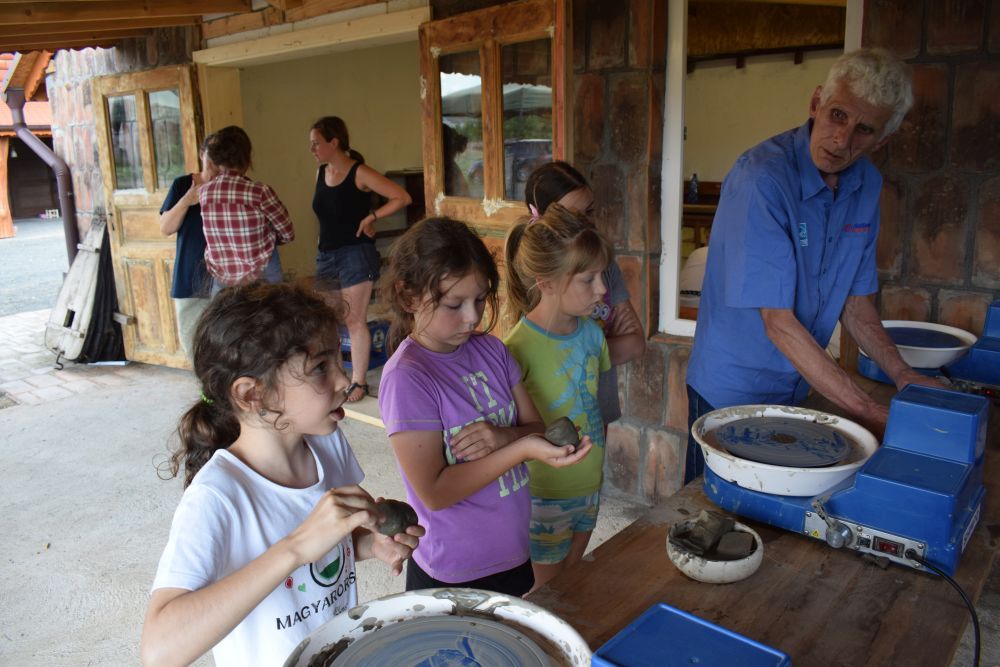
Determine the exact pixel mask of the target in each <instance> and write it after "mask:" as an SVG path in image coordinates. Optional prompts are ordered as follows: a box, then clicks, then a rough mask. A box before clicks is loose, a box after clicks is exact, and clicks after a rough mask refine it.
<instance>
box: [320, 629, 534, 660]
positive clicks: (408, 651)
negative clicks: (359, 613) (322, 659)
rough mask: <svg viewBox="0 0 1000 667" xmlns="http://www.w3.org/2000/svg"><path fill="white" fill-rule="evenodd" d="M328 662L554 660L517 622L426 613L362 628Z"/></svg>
mask: <svg viewBox="0 0 1000 667" xmlns="http://www.w3.org/2000/svg"><path fill="white" fill-rule="evenodd" d="M310 664H311V663H310ZM329 664H332V665H351V666H352V667H354V666H355V665H357V666H359V667H361V666H365V665H370V666H372V667H375V666H378V667H381V666H383V665H398V666H399V667H451V666H454V667H476V666H478V665H482V666H484V667H485V666H486V665H489V666H490V667H518V666H519V665H524V666H525V667H543V666H544V667H548V666H549V665H552V664H553V661H552V659H551V658H550V657H549V656H548V655H546V654H545V652H544V651H543V650H542V649H541V648H539V646H538V644H536V643H535V642H534V641H532V640H531V639H529V638H528V637H527V636H526V635H525V634H524V633H522V632H520V631H519V630H518V629H517V628H514V627H511V626H508V625H504V624H503V623H500V622H497V621H492V620H489V619H485V618H478V617H468V616H428V617H424V618H414V619H410V620H408V621H403V622H401V623H396V624H393V625H386V626H385V627H383V628H381V629H379V630H378V631H375V632H370V633H366V634H365V635H363V636H362V637H361V638H359V639H357V640H355V641H354V642H352V643H351V644H350V645H349V646H348V647H347V648H346V649H344V651H343V653H341V654H340V655H339V656H337V658H336V659H335V660H334V661H333V662H332V663H329Z"/></svg>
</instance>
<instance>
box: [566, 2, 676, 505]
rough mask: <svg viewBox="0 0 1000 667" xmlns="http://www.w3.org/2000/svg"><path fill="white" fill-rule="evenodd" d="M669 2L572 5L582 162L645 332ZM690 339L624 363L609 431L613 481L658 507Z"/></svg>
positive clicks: (669, 474)
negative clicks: (618, 414)
mask: <svg viewBox="0 0 1000 667" xmlns="http://www.w3.org/2000/svg"><path fill="white" fill-rule="evenodd" d="M666 31H667V17H666V3H662V2H657V1H656V0H631V1H630V2H616V3H611V2H575V3H573V63H572V67H573V74H574V77H573V90H574V104H573V128H574V133H573V134H574V136H573V145H574V156H573V161H574V164H575V165H576V166H577V167H578V168H579V169H580V170H581V171H582V172H583V173H584V175H586V176H587V178H588V179H589V180H590V183H591V185H592V187H593V189H594V194H595V199H596V205H597V212H596V214H595V218H596V219H597V220H598V221H599V224H600V225H601V226H602V227H603V230H604V232H605V233H606V234H608V236H609V237H610V238H611V239H612V240H614V242H615V251H616V254H617V260H618V264H619V265H620V266H621V268H622V272H623V273H624V275H625V278H626V280H627V282H628V287H629V292H630V294H631V296H632V305H633V306H634V307H635V309H636V312H638V313H639V315H640V317H641V318H642V320H643V323H644V325H645V328H646V331H650V332H652V331H654V330H655V328H656V323H657V321H658V302H659V290H658V285H659V272H658V268H659V253H660V215H659V210H660V182H659V178H660V163H661V146H662V131H663V122H662V117H663V112H662V105H663V86H664V65H665V60H664V59H665V54H666V51H665V43H664V40H665V37H666ZM690 348H691V341H690V339H686V338H673V337H665V336H656V337H654V338H653V339H652V340H650V341H649V342H648V344H647V348H646V354H645V356H644V357H643V358H642V359H640V360H638V361H635V362H633V363H631V364H628V365H626V366H624V367H622V368H620V369H619V393H620V395H621V398H622V407H623V413H624V416H623V417H622V419H621V420H619V421H617V422H615V423H614V424H612V425H611V426H610V428H609V429H608V449H607V464H606V472H607V475H608V481H609V482H610V483H611V484H612V485H614V486H615V487H616V488H618V489H621V490H623V491H626V492H627V493H629V494H632V495H634V496H636V497H638V498H640V499H642V500H644V501H646V502H650V503H655V502H657V501H658V500H661V499H663V498H665V497H667V496H669V495H671V494H673V493H674V492H675V491H677V490H678V489H679V488H680V487H681V479H682V476H683V472H682V469H683V451H684V446H685V444H686V429H687V399H686V396H685V394H684V374H685V371H686V369H687V359H688V356H689V355H690V351H691V349H690Z"/></svg>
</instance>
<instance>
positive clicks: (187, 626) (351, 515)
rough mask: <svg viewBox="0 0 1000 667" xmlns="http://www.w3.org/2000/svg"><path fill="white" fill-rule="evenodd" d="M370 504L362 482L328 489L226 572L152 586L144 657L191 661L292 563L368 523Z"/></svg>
mask: <svg viewBox="0 0 1000 667" xmlns="http://www.w3.org/2000/svg"><path fill="white" fill-rule="evenodd" d="M373 510H374V503H373V501H372V498H371V496H369V495H368V494H367V493H366V492H365V491H364V490H363V489H361V487H358V486H348V487H343V488H340V489H332V490H330V491H327V492H326V494H324V495H323V497H322V498H321V499H320V501H319V502H318V503H317V504H316V507H315V508H314V509H313V511H312V512H311V513H310V514H309V516H308V517H307V518H306V520H305V521H303V522H302V524H301V525H300V526H299V527H298V528H296V529H295V530H293V531H292V532H291V533H289V535H288V536H287V537H285V538H284V539H283V540H281V541H279V542H277V543H276V544H274V545H273V546H272V547H271V548H269V549H268V550H267V551H265V552H264V553H263V554H261V555H260V556H258V557H257V558H255V559H254V560H252V561H250V562H249V563H248V564H247V565H245V566H244V567H242V568H240V569H239V570H237V571H236V572H233V573H232V574H230V575H229V576H227V577H224V578H223V579H220V580H219V581H216V582H214V583H212V584H209V585H208V586H205V587H204V588H200V589H198V590H196V591H189V590H186V589H183V588H160V589H157V590H155V591H153V594H152V596H151V597H150V600H149V607H148V608H147V610H146V620H145V622H144V624H143V629H142V641H141V643H140V655H141V658H142V663H143V664H144V665H188V664H191V663H192V662H194V661H195V660H197V659H198V657H199V656H200V655H202V654H203V653H205V652H207V651H209V650H210V649H211V648H212V647H213V646H215V645H216V644H218V643H219V642H220V641H222V639H223V638H224V637H225V636H226V635H228V634H229V633H230V632H231V631H232V630H233V628H235V627H236V626H237V625H239V624H240V622H242V621H243V619H244V618H246V617H247V616H248V615H249V614H250V612H251V611H253V609H254V608H255V607H256V606H257V605H258V604H260V603H261V601H262V600H263V599H264V598H265V597H267V596H268V594H270V593H271V591H273V590H274V589H275V588H276V587H277V586H279V585H280V584H281V582H282V581H284V579H285V578H286V577H287V576H288V575H289V574H290V573H291V572H292V571H294V570H295V568H297V567H298V566H299V565H301V564H303V563H307V562H310V561H311V560H315V559H316V558H319V557H321V556H322V555H323V554H325V553H326V552H328V551H329V550H330V549H332V548H333V546H334V545H335V544H337V542H339V541H340V540H342V539H343V538H344V537H346V536H347V535H349V534H351V533H352V532H353V531H354V529H355V528H358V527H359V526H361V525H363V524H372V522H373V521H374V513H373ZM179 637H183V641H178V638H179Z"/></svg>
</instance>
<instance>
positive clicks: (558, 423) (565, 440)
mask: <svg viewBox="0 0 1000 667" xmlns="http://www.w3.org/2000/svg"><path fill="white" fill-rule="evenodd" d="M545 439H546V440H548V441H549V442H551V443H552V444H553V445H557V446H559V447H562V446H563V445H573V446H574V447H576V446H577V445H579V444H580V434H579V433H577V431H576V424H574V423H573V422H572V421H570V418H569V417H560V418H559V419H557V420H555V421H554V422H552V423H551V424H549V425H548V427H547V428H546V429H545Z"/></svg>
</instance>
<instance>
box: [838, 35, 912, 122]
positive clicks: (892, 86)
mask: <svg viewBox="0 0 1000 667" xmlns="http://www.w3.org/2000/svg"><path fill="white" fill-rule="evenodd" d="M841 82H843V83H845V84H847V87H848V88H849V89H850V91H851V92H852V93H854V95H856V96H857V97H859V98H861V99H862V100H864V101H865V102H867V103H868V104H871V105H874V106H877V107H882V108H883V109H891V110H892V116H890V117H889V121H888V122H887V123H886V124H885V129H884V130H883V131H882V136H881V137H880V138H881V139H884V138H885V137H888V136H889V135H890V134H892V133H893V132H895V131H896V130H897V129H899V126H900V124H901V123H902V122H903V117H904V116H906V112H907V111H909V110H910V107H911V106H913V86H912V84H911V83H910V71H909V68H908V67H907V66H906V65H905V64H904V63H903V62H902V61H900V60H899V58H897V57H896V56H894V55H893V54H891V53H889V52H888V51H886V50H885V49H858V50H857V51H851V52H850V53H845V54H844V55H842V56H840V57H839V58H837V61H836V62H835V63H833V67H831V68H830V73H829V74H828V75H827V77H826V81H825V82H824V83H823V90H822V92H821V93H820V97H819V100H820V104H826V102H827V100H829V99H830V95H832V94H833V92H834V91H835V90H836V88H837V84H838V83H841Z"/></svg>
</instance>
